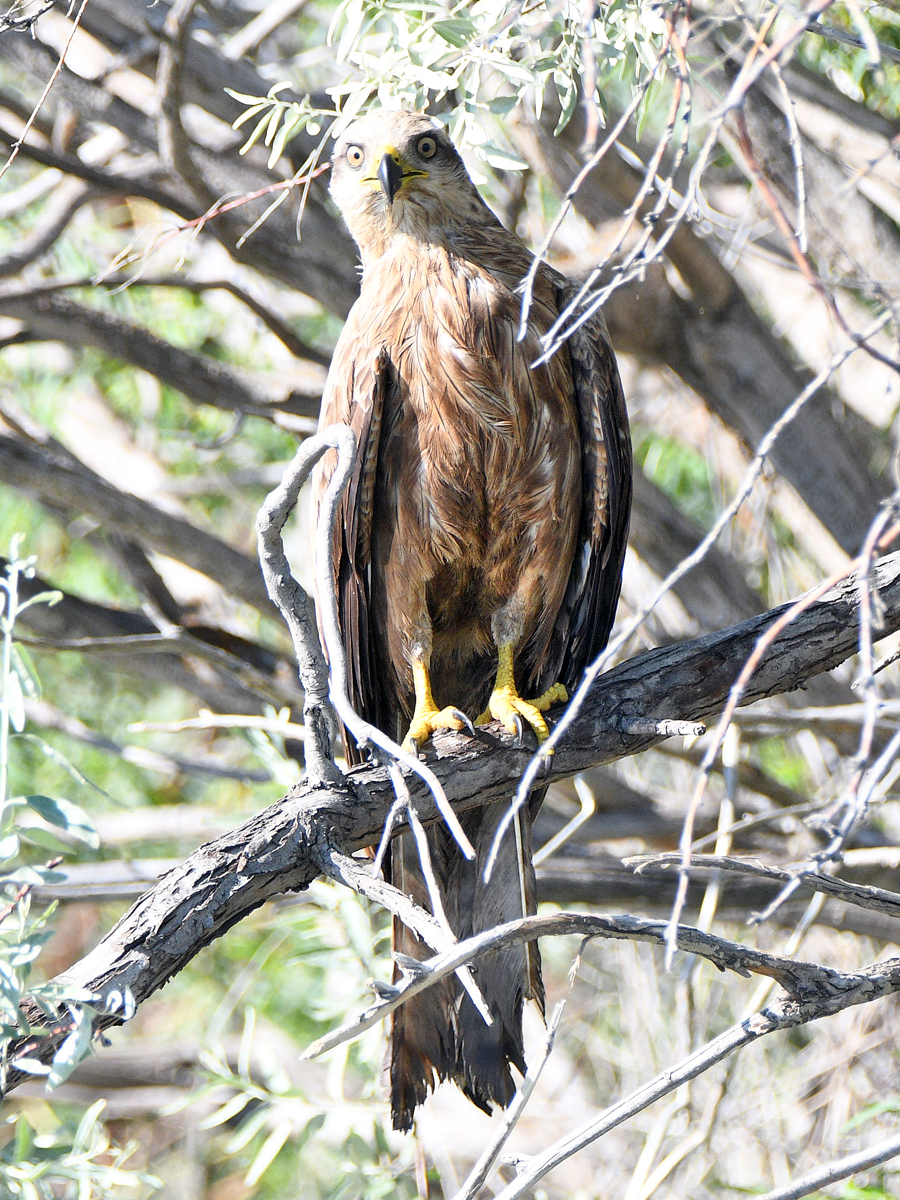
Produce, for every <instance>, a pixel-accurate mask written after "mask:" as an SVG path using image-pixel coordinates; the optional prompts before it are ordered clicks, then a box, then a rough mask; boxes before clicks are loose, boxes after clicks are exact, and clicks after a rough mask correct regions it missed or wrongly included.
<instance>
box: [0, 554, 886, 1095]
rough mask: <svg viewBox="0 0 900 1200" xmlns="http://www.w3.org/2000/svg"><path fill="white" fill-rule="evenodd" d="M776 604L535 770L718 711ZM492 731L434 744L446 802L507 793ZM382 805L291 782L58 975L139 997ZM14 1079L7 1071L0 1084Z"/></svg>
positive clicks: (578, 725) (652, 655)
mask: <svg viewBox="0 0 900 1200" xmlns="http://www.w3.org/2000/svg"><path fill="white" fill-rule="evenodd" d="M870 585H871V586H872V587H873V588H875V589H877V592H878V595H879V598H880V603H881V611H882V624H881V628H880V630H879V634H880V636H884V635H886V634H888V633H891V632H893V631H895V630H897V629H900V553H898V554H894V555H891V556H889V557H888V558H885V559H884V560H883V561H882V562H881V563H880V564H879V565H878V566H877V568H875V570H873V572H872V574H871V578H870ZM858 604H859V583H858V581H857V580H856V579H855V578H850V579H847V580H845V581H844V582H842V583H841V584H839V585H838V586H837V587H835V588H834V589H832V590H831V591H830V592H828V593H827V594H826V596H825V597H823V598H822V599H821V600H819V601H817V602H816V603H815V604H813V605H811V606H810V607H809V608H808V609H807V610H806V611H805V612H803V613H801V614H800V615H799V616H798V617H797V619H796V620H795V621H794V622H793V624H791V625H790V626H789V627H788V628H787V629H786V630H785V632H784V633H783V634H782V635H781V636H780V637H779V638H778V640H777V642H776V643H775V644H774V646H772V647H770V648H769V650H768V651H767V653H766V654H765V656H764V657H763V659H762V661H761V663H760V666H759V669H758V671H757V672H756V675H755V676H754V677H753V679H752V681H751V682H750V685H749V686H748V688H747V691H746V692H745V694H744V697H743V703H751V702H752V701H754V700H757V699H760V698H761V697H763V696H771V695H776V694H778V693H780V692H784V691H788V690H791V689H793V688H796V687H800V686H802V684H803V682H804V681H805V680H806V679H807V678H809V677H810V676H814V675H817V674H819V673H820V672H822V671H827V670H829V669H831V668H832V667H834V666H836V665H837V664H838V663H840V662H842V661H843V660H844V659H846V658H847V657H848V656H850V655H852V654H853V653H854V651H855V650H856V645H857V630H856V621H857V610H858ZM783 611H784V608H783V607H782V608H778V609H774V610H772V611H771V612H768V613H764V614H762V615H761V616H759V617H755V618H752V619H751V620H749V621H745V622H743V623H742V624H740V625H737V626H734V627H732V628H731V629H728V630H724V631H722V632H720V633H714V634H708V635H707V636H705V637H702V638H697V639H695V640H694V641H691V642H686V643H683V644H682V645H679V646H672V647H667V648H664V649H658V650H652V651H650V652H649V653H647V654H642V655H640V656H638V657H637V658H633V659H631V660H629V661H628V662H625V663H623V664H622V665H621V666H619V667H617V668H615V669H614V670H613V671H610V672H609V673H607V674H606V675H604V676H602V678H601V679H600V680H599V681H598V683H597V684H596V685H595V687H594V688H593V690H592V692H591V694H590V696H589V698H588V700H587V702H586V704H585V706H584V708H583V710H582V712H581V713H580V714H579V716H578V717H577V719H576V721H575V722H574V724H573V725H572V727H571V730H570V734H569V736H568V737H567V738H566V739H565V740H564V741H563V742H562V743H561V744H560V746H559V747H558V749H557V752H556V754H555V756H554V758H553V760H552V764H551V767H550V771H549V778H550V779H551V780H553V779H561V778H565V777H567V776H569V775H572V774H574V773H576V772H578V771H581V770H584V769H585V768H587V767H592V766H596V765H598V764H601V763H608V762H613V761H615V760H617V759H620V758H623V757H626V756H628V755H631V754H636V753H639V752H640V751H641V750H643V749H646V748H647V747H649V746H651V745H653V744H655V743H656V742H658V741H659V740H660V738H659V735H658V734H653V733H649V732H648V733H640V734H635V733H628V732H623V729H622V722H623V720H624V721H627V720H629V719H632V718H637V717H647V716H652V717H654V718H657V719H662V718H686V717H690V718H692V719H694V720H698V719H705V718H707V717H709V716H711V715H713V714H715V713H716V712H718V711H719V710H720V709H721V708H722V706H723V704H724V703H725V700H726V699H727V697H728V694H729V690H730V688H731V685H732V684H733V682H734V680H735V679H736V677H737V675H738V673H739V672H740V670H741V667H742V665H743V663H744V662H745V661H746V659H747V656H748V655H749V654H750V652H751V651H752V649H753V646H754V644H755V642H756V640H757V638H758V637H759V636H760V634H761V633H763V632H764V631H765V630H766V629H767V628H768V627H769V625H771V623H772V622H773V621H774V620H776V619H777V618H778V617H779V615H781V613H783ZM493 729H494V727H493V726H492V727H490V729H489V730H488V731H486V732H482V733H481V734H480V735H479V737H478V738H477V739H471V738H469V737H467V736H464V735H462V734H447V735H444V736H442V737H439V738H438V739H436V745H435V749H434V758H433V761H432V762H431V765H432V767H433V769H434V771H435V772H436V774H437V775H438V777H439V779H440V780H441V783H442V784H443V786H444V789H445V792H446V794H447V797H448V799H449V800H450V802H451V803H452V804H453V805H454V807H456V808H457V809H458V810H459V811H462V810H465V809H468V808H472V807H478V806H481V805H484V804H487V803H490V802H491V801H495V800H502V799H504V798H506V797H508V796H509V795H510V794H511V793H512V791H513V790H514V789H515V787H516V783H517V781H518V779H519V777H520V775H521V772H522V770H523V768H524V766H525V764H526V763H527V761H528V758H529V755H528V752H527V751H525V750H523V749H520V748H517V747H512V746H509V745H508V744H507V742H508V739H502V738H501V739H500V740H496V739H495V737H494V736H493ZM407 783H408V786H409V788H410V791H411V793H412V794H413V795H414V796H415V797H416V803H417V806H418V808H419V810H420V813H421V815H422V817H423V819H424V820H428V821H431V820H435V819H437V813H436V809H435V808H434V805H433V804H432V803H431V801H430V798H429V796H428V795H427V794H423V791H422V788H421V786H420V785H419V783H418V781H417V780H416V779H414V778H408V779H407ZM393 800H394V794H393V789H392V787H391V783H390V779H389V777H388V774H387V772H386V771H385V770H384V769H383V768H376V767H369V766H364V767H361V768H358V769H356V770H354V771H351V772H350V773H349V774H348V775H347V776H346V777H345V780H344V782H343V783H342V785H340V786H332V785H322V784H320V785H318V786H316V787H310V786H308V785H302V784H301V785H298V786H297V787H295V788H294V789H292V791H291V792H289V793H288V795H287V796H285V797H284V798H283V799H282V800H280V801H278V802H277V803H276V804H274V805H271V806H270V807H269V808H267V809H265V810H263V811H262V812H261V813H258V814H257V815H256V816H254V817H252V818H251V819H250V820H249V821H246V822H244V824H243V825H241V826H239V827H238V828H237V829H234V830H231V831H230V832H229V833H226V834H224V835H222V836H221V837H219V838H216V839H215V840H213V841H211V842H209V843H207V844H206V845H205V846H202V847H200V849H198V850H196V851H195V852H194V853H193V854H192V855H190V857H189V858H188V859H187V860H186V861H185V862H184V863H183V864H182V865H181V866H180V867H178V868H176V869H175V870H174V871H171V872H169V874H167V875H166V876H164V878H163V879H162V880H161V881H160V883H159V884H157V886H156V887H155V888H153V889H152V890H151V891H150V892H148V893H147V894H146V895H145V896H143V897H142V898H141V899H140V900H138V901H137V903H136V904H134V905H133V906H132V908H131V909H130V910H129V912H128V913H126V915H125V916H124V917H123V918H122V920H121V921H119V922H118V924H117V925H116V926H115V928H114V929H113V930H112V931H111V932H110V933H109V934H108V935H107V936H106V937H105V938H104V939H103V941H102V942H101V943H100V944H99V945H98V946H97V947H96V949H94V950H93V951H92V952H91V953H90V954H88V955H87V956H86V957H85V958H83V959H82V960H81V961H80V962H79V963H77V964H75V965H74V966H73V967H72V968H71V969H70V970H68V971H66V972H65V975H64V977H62V978H64V980H65V981H68V982H71V983H75V984H77V985H78V986H80V987H85V988H88V989H89V990H91V991H93V992H95V993H96V994H98V995H99V996H100V997H101V998H103V999H105V998H106V997H108V996H109V995H110V994H111V993H112V992H115V991H117V992H119V993H120V994H121V993H123V992H124V989H125V988H128V989H129V990H130V992H131V994H132V996H133V997H134V999H135V1001H136V1002H137V1003H138V1004H140V1003H141V1002H142V1001H143V1000H144V999H146V998H147V997H148V996H149V995H151V994H152V993H153V992H154V991H156V990H157V989H158V988H160V987H162V985H163V984H164V983H166V981H167V980H168V979H170V978H171V977H172V976H173V975H174V974H175V973H176V972H178V971H179V970H181V969H182V968H183V967H184V966H185V965H186V964H187V963H188V962H189V961H190V960H191V959H192V958H193V957H194V956H195V955H196V954H197V952H198V951H199V950H200V949H201V948H202V947H203V946H205V945H207V944H208V943H209V942H210V941H212V940H213V939H214V938H216V937H219V936H220V935H221V934H223V933H225V932H226V931H227V930H228V929H230V928H231V926H232V925H234V924H235V923H236V922H237V921H239V920H241V918H242V917H244V916H246V915H247V914H248V913H249V912H251V911H252V910H253V909H254V908H257V907H258V906H259V905H260V904H262V903H263V902H264V901H265V900H267V899H269V898H271V897H272V896H274V895H278V894H279V893H282V892H285V891H299V890H302V889H303V888H305V887H307V886H308V885H309V884H310V882H311V881H312V880H313V879H314V878H315V877H316V876H317V875H318V874H319V872H320V869H321V866H320V865H321V863H322V862H323V861H325V860H326V859H327V857H328V854H329V848H330V847H331V846H333V845H337V846H338V847H340V849H341V850H342V851H343V852H345V853H350V852H353V851H355V850H359V849H362V848H364V847H366V846H369V845H372V844H374V843H376V842H377V841H378V840H379V838H380V836H381V831H382V828H383V825H384V821H385V818H386V816H387V813H388V811H389V810H390V808H391V805H392V803H393ZM101 1008H102V1003H101ZM99 1023H100V1024H101V1025H109V1024H115V1023H117V1018H116V1017H115V1016H104V1017H101V1018H100V1020H99ZM64 1037H65V1031H62V1032H60V1033H58V1034H50V1035H48V1036H47V1037H46V1038H43V1039H40V1040H39V1041H38V1042H36V1043H35V1044H34V1045H32V1043H33V1042H34V1041H35V1040H34V1039H33V1038H32V1039H23V1041H22V1042H20V1043H19V1044H18V1046H13V1047H12V1048H11V1051H10V1058H11V1059H14V1058H15V1055H16V1053H20V1052H21V1051H22V1049H23V1047H24V1046H25V1045H26V1044H27V1045H28V1047H29V1054H31V1055H36V1056H38V1057H41V1058H44V1059H45V1060H49V1059H50V1058H52V1056H53V1053H54V1050H55V1048H56V1046H58V1045H59V1043H60V1041H61V1040H62V1039H63V1038H64ZM25 1077H26V1076H24V1075H23V1074H22V1073H20V1072H17V1071H15V1070H12V1071H11V1072H10V1076H9V1084H8V1086H9V1087H10V1088H11V1087H14V1086H16V1084H17V1083H19V1082H21V1080H22V1079H23V1078H25Z"/></svg>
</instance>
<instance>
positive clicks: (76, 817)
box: [25, 795, 100, 850]
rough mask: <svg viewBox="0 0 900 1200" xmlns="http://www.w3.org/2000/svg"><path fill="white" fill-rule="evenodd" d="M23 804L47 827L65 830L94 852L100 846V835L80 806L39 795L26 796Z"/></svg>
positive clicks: (69, 801) (68, 801)
mask: <svg viewBox="0 0 900 1200" xmlns="http://www.w3.org/2000/svg"><path fill="white" fill-rule="evenodd" d="M25 802H26V804H27V805H28V807H29V808H33V809H34V811H35V812H36V813H37V814H38V816H39V817H43V819H44V820H45V821H46V822H47V823H48V824H49V825H56V826H58V827H59V828H60V829H65V830H66V832H67V833H69V834H71V836H72V837H74V838H77V839H78V841H79V842H84V843H85V844H86V845H88V846H90V847H91V848H92V849H94V850H96V849H97V847H98V846H99V845H100V835H99V834H98V833H97V830H96V828H95V826H94V823H93V821H91V819H90V817H89V816H88V815H87V813H86V812H85V811H84V809H83V808H81V806H80V805H78V804H73V803H72V801H71V800H54V799H52V797H50V796H40V795H36V796H26V797H25Z"/></svg>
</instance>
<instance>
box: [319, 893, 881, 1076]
mask: <svg viewBox="0 0 900 1200" xmlns="http://www.w3.org/2000/svg"><path fill="white" fill-rule="evenodd" d="M570 935H577V936H579V937H582V938H584V937H605V938H613V939H617V940H629V941H630V940H634V941H641V942H653V943H655V944H656V945H661V946H662V945H665V939H666V923H665V922H664V921H651V920H646V919H644V918H642V917H631V916H621V917H616V916H609V915H594V914H588V913H567V912H563V913H554V914H552V915H551V916H534V917H520V918H519V920H517V921H509V922H507V923H506V924H504V925H497V926H495V927H494V928H493V929H488V930H486V931H485V932H484V933H478V934H475V935H474V936H472V937H470V938H466V940H465V941H462V942H458V943H457V944H456V945H455V946H454V947H453V948H452V949H450V950H447V951H445V952H444V953H442V954H439V955H437V956H436V957H434V958H431V959H427V960H426V961H425V962H423V963H422V965H421V970H420V971H418V972H417V973H416V974H415V975H413V976H411V977H409V978H407V979H406V980H405V981H404V983H402V984H401V985H400V986H399V987H398V988H397V990H396V992H395V993H394V994H392V995H388V996H385V997H384V998H383V999H381V1000H379V1001H378V1002H377V1003H376V1004H374V1005H372V1006H371V1007H370V1008H367V1009H366V1010H365V1011H364V1012H362V1013H360V1014H359V1016H357V1017H356V1018H354V1019H353V1020H351V1021H348V1022H347V1023H346V1024H345V1025H342V1026H341V1027H340V1028H339V1029H335V1030H332V1032H331V1033H327V1034H325V1035H324V1036H323V1037H321V1038H319V1039H318V1040H317V1041H315V1042H313V1043H312V1045H310V1046H308V1047H307V1049H306V1050H305V1051H304V1054H303V1057H304V1058H316V1057H318V1056H319V1055H320V1054H325V1053H326V1052H327V1051H329V1050H333V1049H334V1048H335V1046H340V1045H342V1044H343V1043H345V1042H348V1041H352V1040H353V1039H354V1038H357V1037H359V1035H360V1034H361V1033H364V1032H365V1030H366V1029H369V1028H371V1026H373V1025H375V1024H377V1023H378V1022H379V1021H381V1020H383V1019H384V1018H385V1017H386V1016H388V1015H389V1014H390V1013H392V1012H393V1011H394V1009H396V1008H399V1007H400V1005H401V1004H405V1003H406V1001H407V1000H409V999H410V998H411V997H412V996H416V995H418V994H419V992H423V991H425V990H426V989H427V988H429V987H433V986H434V985H435V984H436V983H439V982H440V981H441V980H442V979H444V978H446V976H447V975H451V974H453V973H454V972H455V971H457V970H458V969H459V967H460V966H462V965H464V964H465V963H468V962H472V961H473V960H475V959H478V958H481V957H482V956H483V955H485V954H489V953H491V952H493V951H495V950H497V949H498V947H500V946H505V945H509V944H511V943H513V942H523V941H525V942H529V941H534V940H535V939H536V938H542V937H566V936H570ZM677 938H678V948H679V950H684V951H686V952H687V953H689V954H697V955H699V956H701V957H702V958H705V959H708V960H709V961H710V962H712V963H714V964H715V966H717V967H718V968H719V969H720V970H731V971H735V972H736V973H737V974H739V975H743V976H745V977H747V976H749V975H751V974H758V975H765V976H767V977H769V978H773V979H775V980H777V982H778V983H780V984H781V986H782V987H783V988H784V989H785V990H786V991H787V992H788V993H789V994H790V995H792V996H798V997H802V996H809V995H812V994H814V993H818V992H820V991H823V990H824V991H829V990H832V989H835V990H836V989H839V988H840V987H841V986H843V979H844V977H843V976H841V973H840V972H838V971H832V970H831V969H830V968H828V967H820V966H818V965H816V964H814V963H799V962H796V961H795V960H793V959H787V958H778V957H777V956H775V955H772V954H765V953H763V952H762V951H759V950H751V949H750V948H749V947H747V946H744V945H741V944H740V943H739V942H729V941H727V940H726V939H725V938H720V937H716V936H714V935H713V934H710V933H703V932H702V931H701V930H699V929H694V928H693V927H691V926H689V925H682V926H679V928H678V932H677ZM897 971H898V986H900V966H898V968H897ZM847 978H850V977H847ZM852 978H854V979H855V977H852Z"/></svg>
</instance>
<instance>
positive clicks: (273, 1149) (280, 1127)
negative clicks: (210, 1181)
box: [244, 1118, 291, 1187]
mask: <svg viewBox="0 0 900 1200" xmlns="http://www.w3.org/2000/svg"><path fill="white" fill-rule="evenodd" d="M290 1136H291V1122H290V1121H289V1120H288V1119H287V1118H285V1119H284V1120H282V1121H279V1122H278V1124H277V1125H276V1126H275V1128H274V1129H273V1130H272V1132H271V1133H270V1134H269V1136H268V1137H267V1138H266V1140H265V1141H264V1142H263V1144H262V1145H261V1146H260V1148H259V1151H258V1153H257V1155H256V1158H254V1160H253V1163H252V1165H251V1167H250V1170H249V1171H248V1172H247V1174H246V1175H245V1177H244V1183H245V1184H246V1185H247V1186H248V1187H253V1185H254V1184H255V1183H257V1182H258V1181H259V1180H260V1178H261V1177H262V1176H263V1174H264V1173H265V1172H266V1171H267V1170H268V1168H269V1167H270V1166H271V1165H272V1163H273V1161H274V1160H275V1158H276V1156H277V1155H278V1153H279V1151H280V1150H281V1147H282V1146H283V1145H284V1143H285V1142H286V1141H287V1140H288V1138H289V1137H290Z"/></svg>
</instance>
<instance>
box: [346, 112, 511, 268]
mask: <svg viewBox="0 0 900 1200" xmlns="http://www.w3.org/2000/svg"><path fill="white" fill-rule="evenodd" d="M331 195H332V197H333V198H334V201H335V203H336V204H337V206H338V208H339V209H340V210H341V213H342V215H343V217H344V220H345V221H346V222H347V227H348V229H349V230H350V232H351V234H352V235H353V237H354V239H355V240H356V242H357V244H358V246H359V248H360V251H361V253H362V257H363V262H364V263H366V262H370V261H372V260H373V259H375V258H378V257H379V256H380V255H381V254H383V253H384V252H385V250H386V249H387V248H388V246H389V245H390V242H391V239H392V238H393V237H394V236H395V235H396V234H405V235H407V236H409V237H413V238H417V239H422V240H435V239H439V238H443V237H446V236H447V234H448V233H449V232H450V231H452V230H453V229H454V228H458V227H462V226H465V225H466V224H468V225H469V226H471V223H472V221H473V217H474V218H475V219H476V220H477V219H478V217H479V216H481V215H482V214H484V215H488V210H487V209H486V207H485V205H484V203H483V201H482V199H481V197H480V196H479V195H478V192H477V191H476V189H475V186H474V184H473V183H472V181H471V180H470V179H469V176H468V174H467V172H466V168H465V166H464V165H463V161H462V159H461V158H460V156H459V154H458V152H457V150H456V147H455V146H454V145H453V143H452V142H451V141H450V139H449V137H448V136H447V134H446V133H445V132H444V131H443V129H441V128H440V126H438V125H436V124H435V123H434V121H432V120H431V118H430V117H426V116H424V115H423V114H422V113H412V112H400V111H398V112H390V111H385V110H378V111H375V112H371V113H369V114H368V115H367V116H365V117H362V118H361V119H360V120H359V121H355V122H354V123H353V124H352V125H351V126H349V128H348V129H346V130H345V131H344V133H343V134H341V136H340V138H339V139H338V142H337V145H336V146H335V150H334V155H333V157H332V160H331Z"/></svg>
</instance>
